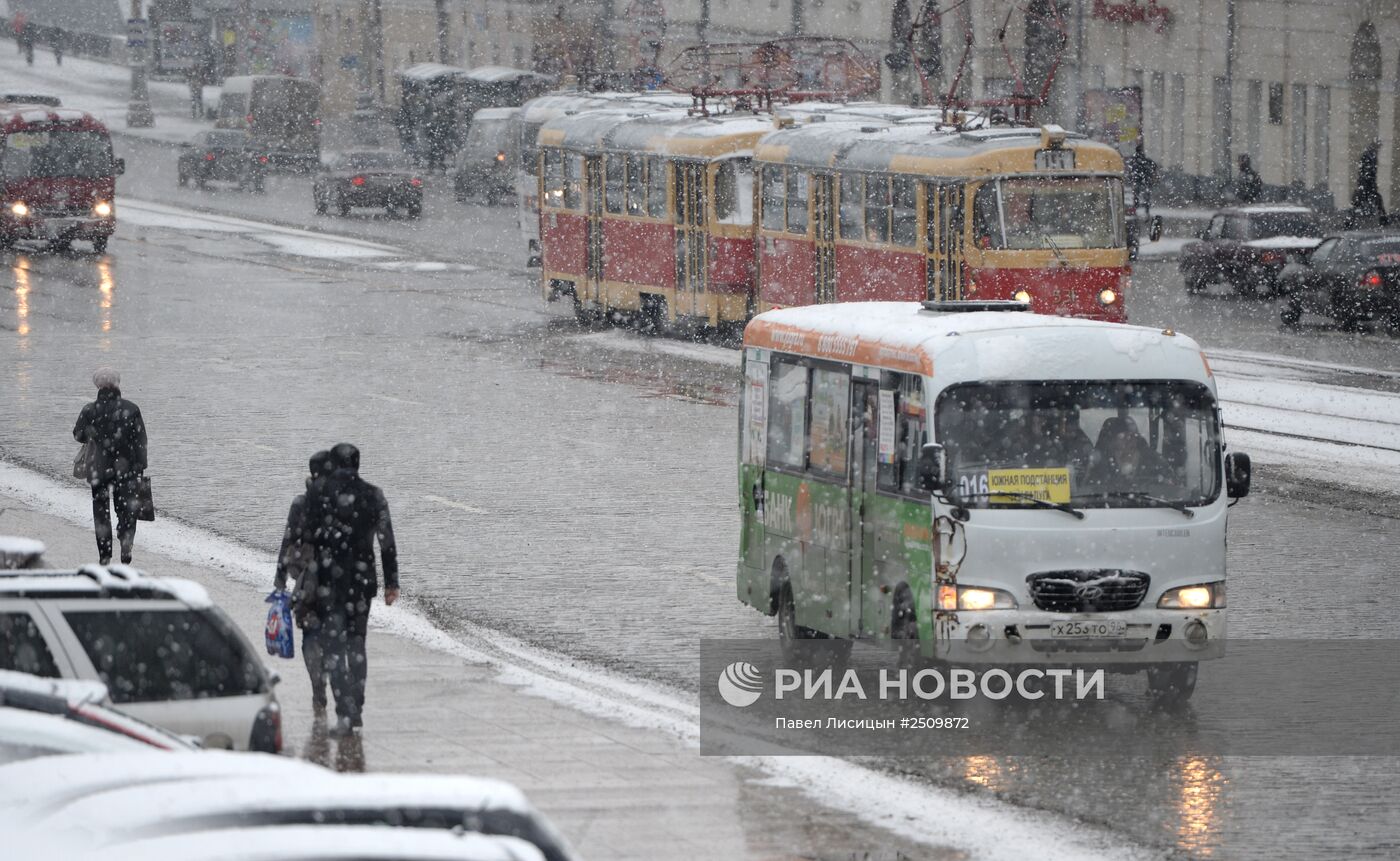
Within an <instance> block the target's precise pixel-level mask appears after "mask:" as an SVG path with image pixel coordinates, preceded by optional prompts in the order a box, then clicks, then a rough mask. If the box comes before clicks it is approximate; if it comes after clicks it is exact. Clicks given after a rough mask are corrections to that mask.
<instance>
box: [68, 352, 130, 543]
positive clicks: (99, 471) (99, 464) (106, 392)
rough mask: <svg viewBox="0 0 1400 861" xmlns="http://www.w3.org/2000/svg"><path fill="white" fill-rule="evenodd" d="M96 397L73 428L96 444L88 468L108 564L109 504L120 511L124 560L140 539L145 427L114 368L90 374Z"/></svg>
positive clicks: (76, 436)
mask: <svg viewBox="0 0 1400 861" xmlns="http://www.w3.org/2000/svg"><path fill="white" fill-rule="evenodd" d="M92 382H93V385H95V386H97V399H96V400H94V401H93V402H92V403H89V404H87V405H85V406H84V407H83V409H82V412H80V413H79V414H78V423H77V424H75V425H73V439H76V440H77V441H78V442H80V443H85V444H86V443H88V442H91V443H93V444H94V446H95V449H94V451H93V457H92V461H91V464H90V465H89V468H88V485H89V486H90V487H91V488H92V524H93V530H94V532H96V534H97V556H98V559H99V561H100V562H101V563H102V564H103V565H106V564H107V563H108V562H110V561H112V520H111V515H110V512H109V510H108V507H109V501H108V500H109V497H110V500H111V502H110V504H112V505H115V506H116V509H117V538H118V539H119V540H120V541H121V550H122V556H121V559H122V562H123V563H129V562H131V548H132V544H133V543H134V542H135V540H136V513H137V504H138V499H137V484H138V483H139V482H140V480H141V476H142V474H143V473H144V472H145V471H146V423H145V421H144V420H143V419H142V418H141V408H140V407H138V406H136V404H133V403H132V402H131V401H128V400H126V399H125V398H123V397H122V392H121V389H120V388H118V384H119V383H121V375H120V374H118V373H117V372H116V371H114V370H112V369H111V368H99V369H98V370H97V373H95V374H93V375H92Z"/></svg>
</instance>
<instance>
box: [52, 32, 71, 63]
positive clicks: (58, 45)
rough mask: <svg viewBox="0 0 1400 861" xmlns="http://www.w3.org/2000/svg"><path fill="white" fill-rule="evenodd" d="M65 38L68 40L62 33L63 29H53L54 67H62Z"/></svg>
mask: <svg viewBox="0 0 1400 861" xmlns="http://www.w3.org/2000/svg"><path fill="white" fill-rule="evenodd" d="M67 38H68V34H66V33H64V32H63V28H62V27H58V28H55V29H54V31H53V61H54V64H55V65H59V66H62V65H63V48H64V42H65V40H66V39H67Z"/></svg>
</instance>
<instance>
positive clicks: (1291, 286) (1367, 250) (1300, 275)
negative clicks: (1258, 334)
mask: <svg viewBox="0 0 1400 861" xmlns="http://www.w3.org/2000/svg"><path fill="white" fill-rule="evenodd" d="M1279 287H1280V289H1281V291H1282V292H1284V293H1285V294H1287V296H1288V299H1287V301H1286V302H1285V304H1284V306H1283V312H1282V314H1281V315H1280V316H1281V317H1282V318H1283V322H1284V324H1285V325H1288V326H1296V325H1298V321H1299V320H1301V319H1302V317H1303V314H1304V313H1305V312H1311V313H1314V314H1321V315H1323V316H1326V317H1331V318H1332V319H1333V320H1335V321H1336V322H1337V324H1338V325H1339V326H1341V327H1342V328H1343V329H1354V328H1356V326H1357V324H1359V323H1361V322H1363V321H1366V320H1379V321H1383V322H1384V323H1385V325H1386V327H1387V328H1388V329H1390V330H1391V331H1392V332H1395V331H1400V233H1397V232H1393V231H1381V230H1357V231H1349V232H1346V233H1335V234H1332V235H1330V236H1328V237H1326V238H1325V239H1323V240H1322V243H1321V244H1320V245H1318V246H1317V248H1316V250H1314V251H1313V252H1312V254H1310V255H1309V256H1308V258H1307V260H1306V261H1304V262H1298V263H1290V264H1289V265H1288V266H1287V267H1285V268H1284V270H1283V274H1282V275H1280V276H1279Z"/></svg>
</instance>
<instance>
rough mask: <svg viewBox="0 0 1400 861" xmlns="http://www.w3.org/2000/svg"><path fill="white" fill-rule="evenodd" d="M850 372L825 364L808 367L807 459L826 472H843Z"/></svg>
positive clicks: (849, 403) (848, 428)
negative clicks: (809, 425) (809, 440)
mask: <svg viewBox="0 0 1400 861" xmlns="http://www.w3.org/2000/svg"><path fill="white" fill-rule="evenodd" d="M850 412H851V375H850V374H848V373H846V372H844V371H833V370H828V369H826V368H814V369H813V370H812V428H811V434H812V444H811V446H810V447H809V448H810V450H811V454H810V456H809V460H808V463H809V465H810V466H811V468H812V469H814V470H818V471H820V472H825V473H827V474H829V475H839V476H842V477H845V475H846V454H847V450H848V449H849V446H850V441H849V440H848V439H847V437H848V435H849V432H850V425H851V421H850Z"/></svg>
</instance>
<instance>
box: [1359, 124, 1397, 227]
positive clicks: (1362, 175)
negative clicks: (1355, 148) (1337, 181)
mask: <svg viewBox="0 0 1400 861" xmlns="http://www.w3.org/2000/svg"><path fill="white" fill-rule="evenodd" d="M1380 151H1381V145H1380V141H1376V142H1375V143H1372V144H1371V145H1370V146H1368V147H1366V150H1365V151H1364V152H1363V153H1361V160H1360V162H1359V163H1358V164H1357V167H1356V189H1355V190H1354V191H1352V193H1351V212H1352V218H1353V219H1354V222H1355V226H1356V227H1374V226H1376V225H1378V224H1379V225H1380V226H1381V227H1384V226H1386V224H1388V223H1389V219H1387V218H1386V214H1385V201H1383V200H1382V199H1381V190H1380V186H1379V185H1378V184H1377V182H1376V174H1377V170H1378V167H1379V162H1380Z"/></svg>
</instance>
